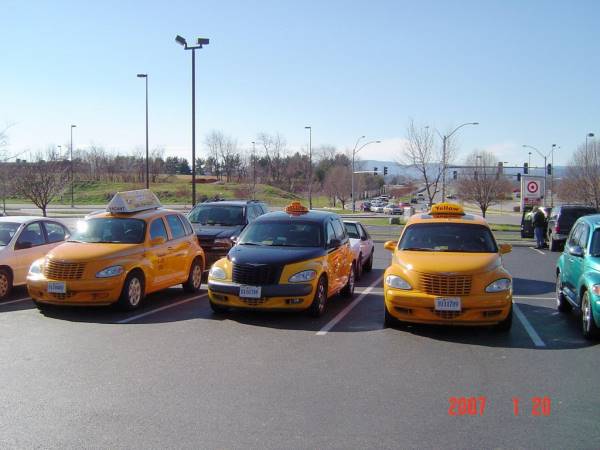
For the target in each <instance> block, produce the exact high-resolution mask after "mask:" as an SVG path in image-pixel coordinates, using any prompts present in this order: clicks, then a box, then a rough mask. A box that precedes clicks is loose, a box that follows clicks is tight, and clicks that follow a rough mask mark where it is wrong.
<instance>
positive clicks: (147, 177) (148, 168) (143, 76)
mask: <svg viewBox="0 0 600 450" xmlns="http://www.w3.org/2000/svg"><path fill="white" fill-rule="evenodd" d="M137 76H138V78H144V79H145V80H146V189H150V163H149V162H148V156H149V152H148V74H147V73H138V74H137Z"/></svg>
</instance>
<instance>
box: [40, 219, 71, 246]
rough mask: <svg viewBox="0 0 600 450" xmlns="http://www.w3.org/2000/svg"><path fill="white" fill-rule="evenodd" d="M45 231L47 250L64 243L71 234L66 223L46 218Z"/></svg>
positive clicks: (44, 222)
mask: <svg viewBox="0 0 600 450" xmlns="http://www.w3.org/2000/svg"><path fill="white" fill-rule="evenodd" d="M43 225H44V232H45V234H46V241H47V248H48V250H47V251H50V250H51V249H53V248H54V247H56V246H57V245H60V244H61V243H63V242H64V241H65V240H66V239H67V238H68V237H69V235H70V232H69V230H68V229H67V227H65V226H64V225H62V224H60V223H58V222H53V221H50V220H44V221H43Z"/></svg>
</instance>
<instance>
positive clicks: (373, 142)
mask: <svg viewBox="0 0 600 450" xmlns="http://www.w3.org/2000/svg"><path fill="white" fill-rule="evenodd" d="M364 138H365V136H361V137H359V138H358V139H357V140H356V144H354V149H353V150H352V175H351V176H350V178H351V180H352V182H351V184H352V192H351V194H350V198H351V199H352V212H356V201H355V199H354V160H355V156H356V154H357V153H358V152H360V151H361V150H362V149H363V148H365V147H366V146H367V145H369V144H380V143H381V141H369V142H367V143H365V144H363V145H361V147H360V148H359V149H358V150H357V149H356V147H357V146H358V143H359V142H360V141H361V139H364Z"/></svg>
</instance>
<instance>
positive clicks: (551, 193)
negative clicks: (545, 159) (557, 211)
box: [545, 144, 556, 208]
mask: <svg viewBox="0 0 600 450" xmlns="http://www.w3.org/2000/svg"><path fill="white" fill-rule="evenodd" d="M555 148H556V144H552V147H551V149H550V164H551V165H552V173H551V174H550V207H552V208H554V149H555ZM545 170H546V173H548V167H546V169H545Z"/></svg>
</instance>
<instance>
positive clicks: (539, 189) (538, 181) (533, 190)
mask: <svg viewBox="0 0 600 450" xmlns="http://www.w3.org/2000/svg"><path fill="white" fill-rule="evenodd" d="M521 196H522V198H523V200H524V201H525V203H536V204H537V203H538V202H540V201H541V200H542V199H543V198H544V177H528V176H524V177H521Z"/></svg>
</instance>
